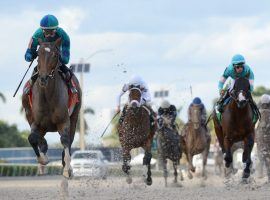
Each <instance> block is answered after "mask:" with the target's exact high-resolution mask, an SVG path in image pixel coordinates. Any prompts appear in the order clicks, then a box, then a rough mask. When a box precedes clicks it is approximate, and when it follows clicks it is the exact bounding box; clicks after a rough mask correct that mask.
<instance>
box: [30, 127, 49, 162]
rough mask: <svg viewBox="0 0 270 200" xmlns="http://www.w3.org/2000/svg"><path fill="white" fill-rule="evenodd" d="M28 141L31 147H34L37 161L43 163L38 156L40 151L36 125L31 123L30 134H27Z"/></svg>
mask: <svg viewBox="0 0 270 200" xmlns="http://www.w3.org/2000/svg"><path fill="white" fill-rule="evenodd" d="M28 141H29V143H30V144H31V146H32V148H33V149H34V152H35V154H36V156H37V161H38V163H40V164H45V163H43V162H42V161H43V160H42V158H41V157H40V152H39V149H38V143H39V141H40V134H39V131H38V129H37V126H36V125H35V124H34V123H33V124H32V125H31V134H30V135H29V136H28Z"/></svg>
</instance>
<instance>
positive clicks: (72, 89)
mask: <svg viewBox="0 0 270 200" xmlns="http://www.w3.org/2000/svg"><path fill="white" fill-rule="evenodd" d="M70 91H71V93H72V94H76V93H78V90H77V89H76V88H75V87H73V86H71V87H70Z"/></svg>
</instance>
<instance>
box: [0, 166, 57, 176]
mask: <svg viewBox="0 0 270 200" xmlns="http://www.w3.org/2000/svg"><path fill="white" fill-rule="evenodd" d="M45 174H46V175H60V174H62V167H59V166H46V167H45ZM37 175H38V166H37V165H6V164H5V165H0V176H37Z"/></svg>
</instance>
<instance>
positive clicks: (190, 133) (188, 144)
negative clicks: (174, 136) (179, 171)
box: [180, 105, 211, 179]
mask: <svg viewBox="0 0 270 200" xmlns="http://www.w3.org/2000/svg"><path fill="white" fill-rule="evenodd" d="M191 109H192V110H191V116H190V121H189V122H187V123H186V124H185V125H184V127H183V129H182V132H181V137H180V138H181V139H180V141H181V148H182V151H183V152H184V153H185V155H186V158H187V161H188V177H189V178H190V179H192V178H193V175H192V173H191V172H195V167H194V166H193V163H192V160H193V156H194V155H197V154H200V153H202V156H203V163H202V165H203V167H202V177H203V178H207V176H206V169H205V166H206V164H207V156H208V153H209V149H210V142H211V136H210V134H209V133H208V129H207V127H206V124H203V123H202V118H201V115H202V111H201V107H200V105H193V106H192V108H191Z"/></svg>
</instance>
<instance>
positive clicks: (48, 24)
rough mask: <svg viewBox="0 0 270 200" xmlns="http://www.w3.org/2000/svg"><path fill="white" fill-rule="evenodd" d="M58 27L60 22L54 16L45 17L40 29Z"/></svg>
mask: <svg viewBox="0 0 270 200" xmlns="http://www.w3.org/2000/svg"><path fill="white" fill-rule="evenodd" d="M57 27H58V20H57V18H56V17H55V16H53V15H45V16H44V17H43V18H42V19H41V21H40V28H42V29H56V28H57Z"/></svg>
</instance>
